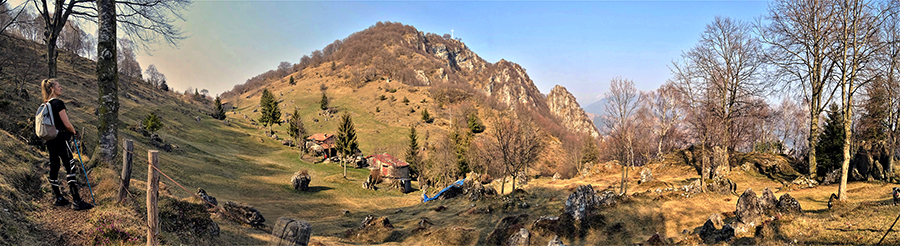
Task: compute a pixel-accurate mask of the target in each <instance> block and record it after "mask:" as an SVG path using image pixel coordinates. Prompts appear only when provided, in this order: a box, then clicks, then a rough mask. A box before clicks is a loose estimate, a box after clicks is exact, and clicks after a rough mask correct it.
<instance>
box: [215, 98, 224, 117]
mask: <svg viewBox="0 0 900 246" xmlns="http://www.w3.org/2000/svg"><path fill="white" fill-rule="evenodd" d="M213 118H215V119H217V120H224V119H225V109H224V108H222V101H221V100H220V99H219V96H216V111H215V112H213Z"/></svg>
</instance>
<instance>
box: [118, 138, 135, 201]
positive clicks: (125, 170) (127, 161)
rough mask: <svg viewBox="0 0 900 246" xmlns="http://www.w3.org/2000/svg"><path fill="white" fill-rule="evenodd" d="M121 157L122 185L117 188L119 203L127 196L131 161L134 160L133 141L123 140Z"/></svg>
mask: <svg viewBox="0 0 900 246" xmlns="http://www.w3.org/2000/svg"><path fill="white" fill-rule="evenodd" d="M123 149H124V152H125V153H124V155H122V176H121V177H122V184H121V185H120V186H119V203H122V202H124V201H125V195H127V194H128V186H129V185H131V160H132V159H133V158H134V152H133V151H134V141H132V140H131V139H125V143H124V146H123Z"/></svg>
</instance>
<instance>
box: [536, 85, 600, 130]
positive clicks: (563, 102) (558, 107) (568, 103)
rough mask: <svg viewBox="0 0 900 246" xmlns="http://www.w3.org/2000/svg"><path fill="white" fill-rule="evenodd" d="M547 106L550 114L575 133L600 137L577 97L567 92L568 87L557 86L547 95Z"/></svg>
mask: <svg viewBox="0 0 900 246" xmlns="http://www.w3.org/2000/svg"><path fill="white" fill-rule="evenodd" d="M547 104H548V106H549V107H550V112H553V114H555V115H556V116H557V117H559V118H560V120H562V124H563V126H565V127H566V128H569V129H570V130H571V131H573V132H577V133H581V134H588V135H590V136H591V137H593V138H597V137H600V132H599V131H597V127H596V126H594V122H593V121H592V120H591V119H590V118H589V117H588V115H587V114H586V113H585V112H584V110H583V109H582V108H581V105H579V104H578V101H576V100H575V96H573V95H572V93H569V91H568V90H566V87H563V86H561V85H556V86H554V87H553V89H552V90H550V94H547Z"/></svg>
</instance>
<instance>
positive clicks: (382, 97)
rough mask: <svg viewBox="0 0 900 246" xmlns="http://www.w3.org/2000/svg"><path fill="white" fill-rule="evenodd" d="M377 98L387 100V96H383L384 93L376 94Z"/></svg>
mask: <svg viewBox="0 0 900 246" xmlns="http://www.w3.org/2000/svg"><path fill="white" fill-rule="evenodd" d="M378 100H381V101H384V100H387V97H386V96H384V94H381V96H378Z"/></svg>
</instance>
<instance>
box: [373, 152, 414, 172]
mask: <svg viewBox="0 0 900 246" xmlns="http://www.w3.org/2000/svg"><path fill="white" fill-rule="evenodd" d="M372 159H373V160H377V161H380V162H381V163H385V164H388V165H390V166H392V167H394V168H400V167H405V166H409V163H406V162H405V161H401V160H399V159H397V158H395V157H393V156H391V155H389V154H388V153H381V154H377V155H373V156H372Z"/></svg>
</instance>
